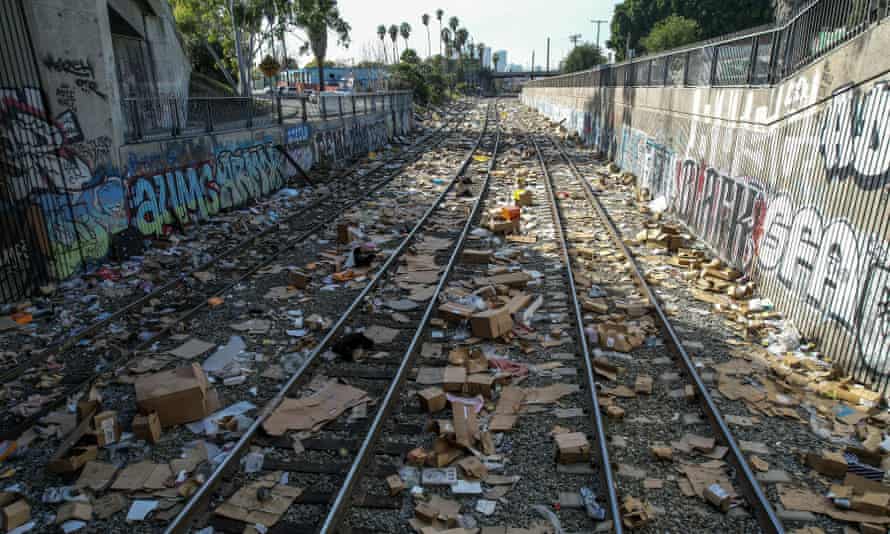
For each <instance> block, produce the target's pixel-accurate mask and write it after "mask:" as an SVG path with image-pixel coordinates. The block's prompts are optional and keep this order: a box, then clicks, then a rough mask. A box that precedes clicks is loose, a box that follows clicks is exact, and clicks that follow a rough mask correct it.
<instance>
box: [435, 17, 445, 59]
mask: <svg viewBox="0 0 890 534" xmlns="http://www.w3.org/2000/svg"><path fill="white" fill-rule="evenodd" d="M444 16H445V12H444V11H442V10H441V9H437V10H436V19H437V20H438V21H439V55H440V56H441V55H442V17H444Z"/></svg>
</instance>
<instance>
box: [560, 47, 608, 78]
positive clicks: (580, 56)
mask: <svg viewBox="0 0 890 534" xmlns="http://www.w3.org/2000/svg"><path fill="white" fill-rule="evenodd" d="M605 62H606V57H605V56H603V53H602V51H601V50H600V49H599V48H598V47H597V46H596V45H595V44H591V43H584V44H580V45H578V46H576V47H575V48H573V49H572V51H571V52H569V55H568V56H566V58H565V59H564V60H563V62H562V65H561V68H562V71H563V72H565V73H569V72H577V71H579V70H587V69H590V68H592V67H595V66H596V65H601V64H603V63H605Z"/></svg>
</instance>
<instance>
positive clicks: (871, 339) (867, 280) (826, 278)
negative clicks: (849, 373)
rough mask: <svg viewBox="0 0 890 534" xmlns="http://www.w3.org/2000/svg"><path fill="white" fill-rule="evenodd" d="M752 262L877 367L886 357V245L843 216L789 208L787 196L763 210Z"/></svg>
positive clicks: (889, 292)
mask: <svg viewBox="0 0 890 534" xmlns="http://www.w3.org/2000/svg"><path fill="white" fill-rule="evenodd" d="M760 246H761V251H760V256H759V258H758V264H759V265H760V267H761V268H762V269H764V270H765V271H767V272H775V273H776V277H777V279H778V281H779V282H780V283H781V284H782V285H783V286H784V287H785V288H786V289H788V290H789V291H790V292H791V293H792V294H793V295H795V296H797V297H798V298H799V299H800V300H802V301H803V302H804V303H806V304H807V305H808V306H809V307H810V308H812V309H814V310H816V311H818V312H819V313H820V314H821V318H822V319H823V320H827V321H832V322H835V323H837V324H839V325H840V326H841V327H843V328H844V329H845V330H847V331H848V332H850V333H851V334H853V335H855V336H856V340H857V343H858V347H859V352H860V355H861V357H862V359H863V361H864V362H865V363H866V364H868V365H869V366H872V367H875V368H877V367H878V364H883V362H885V361H886V359H887V358H888V357H890V250H888V248H887V247H886V245H885V244H884V243H882V242H881V241H880V240H879V239H877V238H872V237H866V236H863V235H860V234H858V233H857V232H856V230H855V229H854V228H853V227H852V226H851V225H850V224H849V223H848V222H847V221H846V220H844V219H835V220H831V221H825V220H824V219H823V217H822V214H821V213H820V212H819V210H817V209H815V208H813V207H804V208H801V209H798V210H795V209H794V208H793V206H792V203H791V200H790V199H789V198H788V197H787V196H780V197H778V198H776V199H774V200H773V201H772V202H771V203H770V206H769V210H768V211H767V215H766V220H765V222H764V234H763V239H762V242H761V245H760Z"/></svg>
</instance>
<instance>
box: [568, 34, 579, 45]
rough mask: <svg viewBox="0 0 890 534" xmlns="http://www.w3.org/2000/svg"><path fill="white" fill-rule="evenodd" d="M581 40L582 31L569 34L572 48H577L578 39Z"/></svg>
mask: <svg viewBox="0 0 890 534" xmlns="http://www.w3.org/2000/svg"><path fill="white" fill-rule="evenodd" d="M580 40H581V34H580V33H573V34H572V35H569V42H570V43H572V48H575V47H576V46H578V41H580Z"/></svg>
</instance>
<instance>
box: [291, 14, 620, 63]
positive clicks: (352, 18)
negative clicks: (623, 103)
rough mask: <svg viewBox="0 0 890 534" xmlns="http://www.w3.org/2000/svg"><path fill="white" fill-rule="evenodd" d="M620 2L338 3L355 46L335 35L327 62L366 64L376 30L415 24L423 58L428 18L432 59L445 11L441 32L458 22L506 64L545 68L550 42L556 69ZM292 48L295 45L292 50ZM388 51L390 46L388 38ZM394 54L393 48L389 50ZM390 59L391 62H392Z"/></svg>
mask: <svg viewBox="0 0 890 534" xmlns="http://www.w3.org/2000/svg"><path fill="white" fill-rule="evenodd" d="M619 2H620V0H549V1H547V0H544V1H542V0H340V1H339V5H340V12H341V14H342V15H343V18H344V19H346V21H347V22H349V24H350V25H352V32H351V38H352V42H351V44H350V46H349V48H348V49H346V48H343V47H342V46H337V45H336V37H335V36H334V35H333V34H331V35H330V38H329V44H328V54H327V56H328V59H331V60H335V61H345V62H347V63H348V62H349V59H350V58H354V59H355V61H356V62H358V61H361V60H362V59H372V58H367V57H366V56H368V55H369V53H370V50H372V49H373V50H374V51H375V53H377V54H379V53H380V39H379V38H378V37H377V26H378V25H379V24H386V26H387V27H388V26H389V25H391V24H396V25H398V24H400V23H402V22H408V23H409V24H411V27H412V31H411V37H410V38H409V39H408V45H409V46H410V47H411V48H414V49H415V50H417V52H418V54H419V55H420V56H421V57H426V54H427V38H426V27H425V26H424V25H423V23H422V22H421V19H420V17H421V15H423V14H424V13H429V15H430V19H431V21H430V36H431V37H430V38H431V39H432V48H433V53H434V54H435V53H437V51H438V46H439V45H438V43H439V40H438V38H437V36H438V28H439V23H438V21H437V20H436V17H435V12H436V9H438V8H441V9H443V10H444V11H445V16H444V17H443V18H442V23H443V26H445V25H447V21H448V19H449V18H450V17H452V16H456V17H457V18H458V19H459V20H460V23H461V26H463V27H465V28H466V29H467V30H468V31H469V32H470V36H471V37H472V38H473V41H474V42H476V43H479V42H480V41H481V42H483V43H485V44H486V46H490V47H491V48H493V49H494V50H495V51H498V50H506V51H507V63H517V64H520V65H522V66H523V67H525V68H528V67H529V66H530V64H531V56H532V51H534V52H535V65H541V66H543V65H544V63H545V56H546V50H547V37H548V36H549V37H550V65H551V68H555V67H556V66H557V65H558V64H559V61H560V59H562V58H563V57H565V55H566V54H568V53H569V51H570V50H571V47H572V45H571V43H570V42H569V36H570V35H572V34H581V40H582V41H590V42H595V41H596V25H595V24H593V23H592V22H590V21H591V20H592V19H602V20H607V21H608V20H611V18H612V11H613V9H614V6H615V4H618V3H619ZM600 32H601V34H600V41H601V42H602V43H605V41H606V39H608V38H609V24H608V22H607V23H605V24H602V25H601V30H600ZM291 42H292V43H293V44H292V45H291ZM386 43H387V45H390V46H391V41H390V40H389V37H387V38H386ZM298 45H299V42H298V40H297V38H296V37H292V38H291V39H290V40H289V43H288V46H289V47H290V46H295V47H296V46H298ZM398 46H399V53H401V51H402V49H403V48H404V43H403V40H402V38H401V37H399V41H398ZM389 51H390V54H391V51H392V48H389ZM390 59H391V58H390ZM310 60H311V56H309V55H306V56H301V57H300V58H299V62H300V66H303V65H305V64H306V63H308V62H309V61H310Z"/></svg>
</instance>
